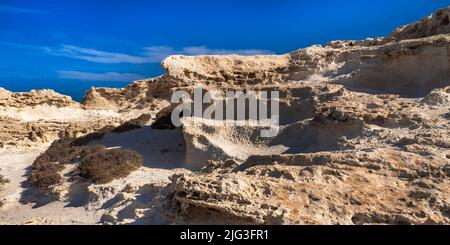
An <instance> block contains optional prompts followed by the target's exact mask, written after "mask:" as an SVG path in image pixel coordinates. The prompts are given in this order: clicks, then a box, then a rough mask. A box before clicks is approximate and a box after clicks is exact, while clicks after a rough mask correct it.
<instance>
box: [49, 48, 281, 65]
mask: <svg viewBox="0 0 450 245" xmlns="http://www.w3.org/2000/svg"><path fill="white" fill-rule="evenodd" d="M43 50H45V51H46V52H48V53H50V54H53V55H58V56H65V57H70V58H73V59H80V60H86V61H90V62H96V63H108V64H117V63H131V64H144V63H159V62H161V61H162V60H163V59H164V58H166V57H167V56H169V55H224V54H237V55H258V54H273V52H271V51H269V50H258V49H236V50H234V49H210V48H207V47H206V46H193V47H185V48H181V49H179V50H177V49H174V48H172V47H167V46H150V47H145V48H143V50H144V51H143V52H142V53H141V54H140V55H130V54H124V53H114V52H106V51H101V50H95V49H88V48H83V47H78V46H73V45H61V46H59V47H56V48H50V47H43Z"/></svg>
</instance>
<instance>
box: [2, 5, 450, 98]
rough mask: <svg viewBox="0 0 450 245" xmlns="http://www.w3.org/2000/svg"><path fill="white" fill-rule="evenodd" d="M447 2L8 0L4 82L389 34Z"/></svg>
mask: <svg viewBox="0 0 450 245" xmlns="http://www.w3.org/2000/svg"><path fill="white" fill-rule="evenodd" d="M447 5H450V1H449V0H446V1H444V0H397V1H395V0H390V1H388V0H372V1H366V0H359V1H356V0H347V1H331V0H316V1H298V0H297V1H287V0H286V1H283V0H278V1H269V0H259V1H245V0H241V1H233V0H228V1H195V0H194V1H144V0H127V1H105V0H97V1H96V0H90V1H87V0H73V1H68V0H59V1H58V0H39V1H36V0H9V1H8V0H0V87H5V88H6V89H9V90H13V91H27V90H30V89H41V88H51V89H55V90H56V91H58V92H61V93H65V94H68V95H71V96H72V97H74V98H75V99H77V100H80V99H81V97H82V96H83V94H84V92H85V91H86V90H87V89H88V88H89V87H90V86H96V87H100V86H105V87H123V86H126V85H127V84H128V83H129V82H130V81H132V80H136V79H140V78H144V77H153V76H157V75H160V74H162V72H163V71H162V70H161V68H160V67H159V63H160V62H161V60H162V59H163V58H164V57H165V56H167V55H171V54H186V55H200V54H228V53H236V54H246V55H251V54H266V53H275V54H281V53H286V52H289V51H292V50H295V49H298V48H302V47H306V46H310V45H312V44H325V43H327V42H328V41H331V40H336V39H364V38H366V37H376V36H385V35H387V34H388V33H389V32H391V31H392V30H393V29H394V28H395V27H397V26H399V25H403V24H407V23H410V22H413V21H416V20H419V19H420V18H422V17H424V16H427V15H429V14H431V13H433V12H434V11H435V10H436V9H438V8H442V7H445V6H447Z"/></svg>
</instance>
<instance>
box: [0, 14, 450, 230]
mask: <svg viewBox="0 0 450 245" xmlns="http://www.w3.org/2000/svg"><path fill="white" fill-rule="evenodd" d="M449 13H450V7H449V8H445V9H442V10H439V11H438V12H436V13H435V14H433V15H432V16H430V17H427V18H425V19H423V20H421V21H420V22H417V23H413V24H410V25H406V26H404V27H401V28H398V29H397V30H395V31H394V32H393V33H392V34H390V35H389V36H388V37H386V38H371V39H366V40H362V41H334V42H330V43H329V44H327V45H325V46H312V47H308V48H304V49H299V50H296V51H293V52H291V53H288V54H284V55H262V56H250V57H249V56H237V55H226V56H194V57H187V56H171V57H168V58H166V59H165V60H164V61H163V63H162V67H163V68H164V69H165V70H166V73H165V74H164V75H162V76H160V77H157V78H152V79H145V80H140V81H135V82H133V83H132V84H130V85H129V86H128V87H126V88H123V89H111V88H91V89H90V90H89V91H88V92H87V94H86V96H85V98H84V101H83V103H82V104H81V105H77V104H76V103H73V102H71V101H70V100H67V98H65V97H64V96H61V95H56V94H52V92H49V91H41V92H39V91H33V92H31V93H10V92H7V91H4V90H2V91H0V106H1V103H3V106H4V107H1V108H2V110H1V111H0V113H2V114H0V127H3V130H2V131H1V133H0V143H1V144H3V147H4V146H5V144H6V145H11V146H14V145H15V146H19V145H20V146H30V145H33V144H31V142H37V143H36V144H38V143H41V144H42V143H43V142H50V141H51V140H53V139H54V138H56V137H57V135H60V136H62V135H67V134H68V135H70V136H73V137H77V136H82V135H86V134H87V133H89V132H94V136H95V132H96V131H97V133H101V135H102V137H103V136H105V139H104V140H103V141H101V140H97V141H96V140H95V139H90V138H89V137H87V139H86V138H81V139H80V138H79V141H80V142H83V144H84V145H89V144H94V143H102V144H105V145H108V146H109V147H112V148H117V147H119V148H121V147H123V148H133V149H135V150H136V151H139V152H140V154H142V155H143V156H144V162H145V163H144V166H143V167H141V168H140V169H139V170H138V171H136V172H133V173H132V174H130V175H129V176H128V177H126V178H121V179H118V180H114V181H113V182H112V183H108V184H103V185H97V184H93V183H90V182H88V181H85V180H77V179H70V178H69V177H68V176H69V174H67V173H70V171H72V170H73V169H70V168H69V169H65V170H64V171H66V172H64V171H63V172H64V173H65V174H64V175H62V176H64V177H65V179H64V180H63V181H62V183H61V184H60V185H58V186H52V188H53V189H52V190H53V193H54V194H56V195H57V196H58V198H59V199H60V200H62V201H64V202H69V203H77V205H80V206H84V207H86V208H87V210H97V211H98V210H101V211H102V212H104V213H103V214H102V218H101V220H100V222H103V223H108V224H110V223H112V224H126V223H134V224H136V223H139V224H142V223H151V224H157V223H159V224H160V223H164V224H167V223H169V224H172V223H175V224H179V223H182V224H184V223H192V224H221V223H224V224H230V223H232V224H448V223H450V199H449V197H450V174H449V172H450V171H449V169H450V130H449V125H450V123H449V120H450V116H449V111H450V72H449V71H450V63H449V57H450V49H449V47H450V29H449V28H450V25H449V21H448V19H449ZM196 83H198V84H200V86H201V87H202V89H203V91H204V92H206V91H211V92H213V91H216V92H217V91H218V92H221V93H223V92H224V91H236V90H239V91H250V90H251V91H273V90H276V91H279V94H280V98H279V102H280V124H279V125H278V126H276V129H278V134H277V135H276V136H275V137H272V138H264V137H261V134H260V132H261V130H263V129H266V128H267V127H266V126H264V125H261V124H258V123H254V122H253V121H252V120H241V121H238V120H234V121H231V122H229V123H228V124H222V123H220V122H217V121H214V120H209V119H202V118H189V117H186V116H185V117H184V118H183V119H182V122H183V126H182V128H181V129H174V127H173V125H172V124H171V123H169V116H170V112H171V110H172V108H173V105H171V104H170V96H171V95H172V93H173V92H174V91H175V90H183V91H187V92H188V93H193V91H194V85H195V84H196ZM215 102H217V101H215ZM6 105H7V106H8V108H6ZM23 105H25V107H27V108H26V111H32V112H33V113H32V115H30V113H28V114H27V113H24V112H23V111H21V110H19V109H18V108H22V107H23ZM42 106H46V107H45V108H46V109H49V108H50V109H51V110H48V112H52V113H53V114H52V113H47V114H46V117H42V115H41V114H40V113H39V111H40V110H41V109H42V108H41V107H42ZM68 108H70V111H64V110H68ZM68 112H70V113H68ZM64 113H65V114H64ZM60 115H63V117H61V116H60ZM70 115H77V116H76V117H70ZM140 115H142V116H140ZM64 118H65V120H64ZM75 118H77V119H76V120H75ZM80 118H81V119H82V120H80ZM132 118H136V119H134V120H130V119H132ZM69 119H70V120H69ZM120 124H121V125H122V127H118V128H117V130H116V131H114V130H112V131H111V130H109V131H102V130H100V128H104V127H105V126H111V125H114V127H115V126H117V125H120ZM150 125H152V126H150ZM137 128H139V129H137ZM133 129H134V130H133ZM130 130H131V131H130ZM125 132H126V133H125ZM143 134H147V135H146V136H145V135H143ZM127 137H128V138H127ZM24 139H25V140H24ZM91 141H92V142H91ZM17 142H21V143H17ZM0 146H1V145H0ZM162 163H163V164H162ZM175 163H176V164H175ZM171 175H172V176H171ZM169 176H171V177H170V179H169Z"/></svg>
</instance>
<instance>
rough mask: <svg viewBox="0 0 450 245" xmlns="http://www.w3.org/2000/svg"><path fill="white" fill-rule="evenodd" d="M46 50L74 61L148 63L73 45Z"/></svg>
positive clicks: (143, 58) (133, 57)
mask: <svg viewBox="0 0 450 245" xmlns="http://www.w3.org/2000/svg"><path fill="white" fill-rule="evenodd" d="M44 50H45V51H46V52H49V53H51V54H54V55H59V56H66V57H70V58H74V59H80V60H86V61H91V62H96V63H108V64H116V63H132V64H142V63H147V60H146V57H141V56H133V55H128V54H121V53H112V52H105V51H100V50H95V49H87V48H82V47H77V46H72V45H61V47H60V48H49V47H45V48H44Z"/></svg>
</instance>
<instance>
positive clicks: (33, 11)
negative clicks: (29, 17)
mask: <svg viewBox="0 0 450 245" xmlns="http://www.w3.org/2000/svg"><path fill="white" fill-rule="evenodd" d="M0 12H11V13H24V14H45V13H47V12H45V11H42V10H37V9H27V8H17V7H12V6H6V5H0Z"/></svg>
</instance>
